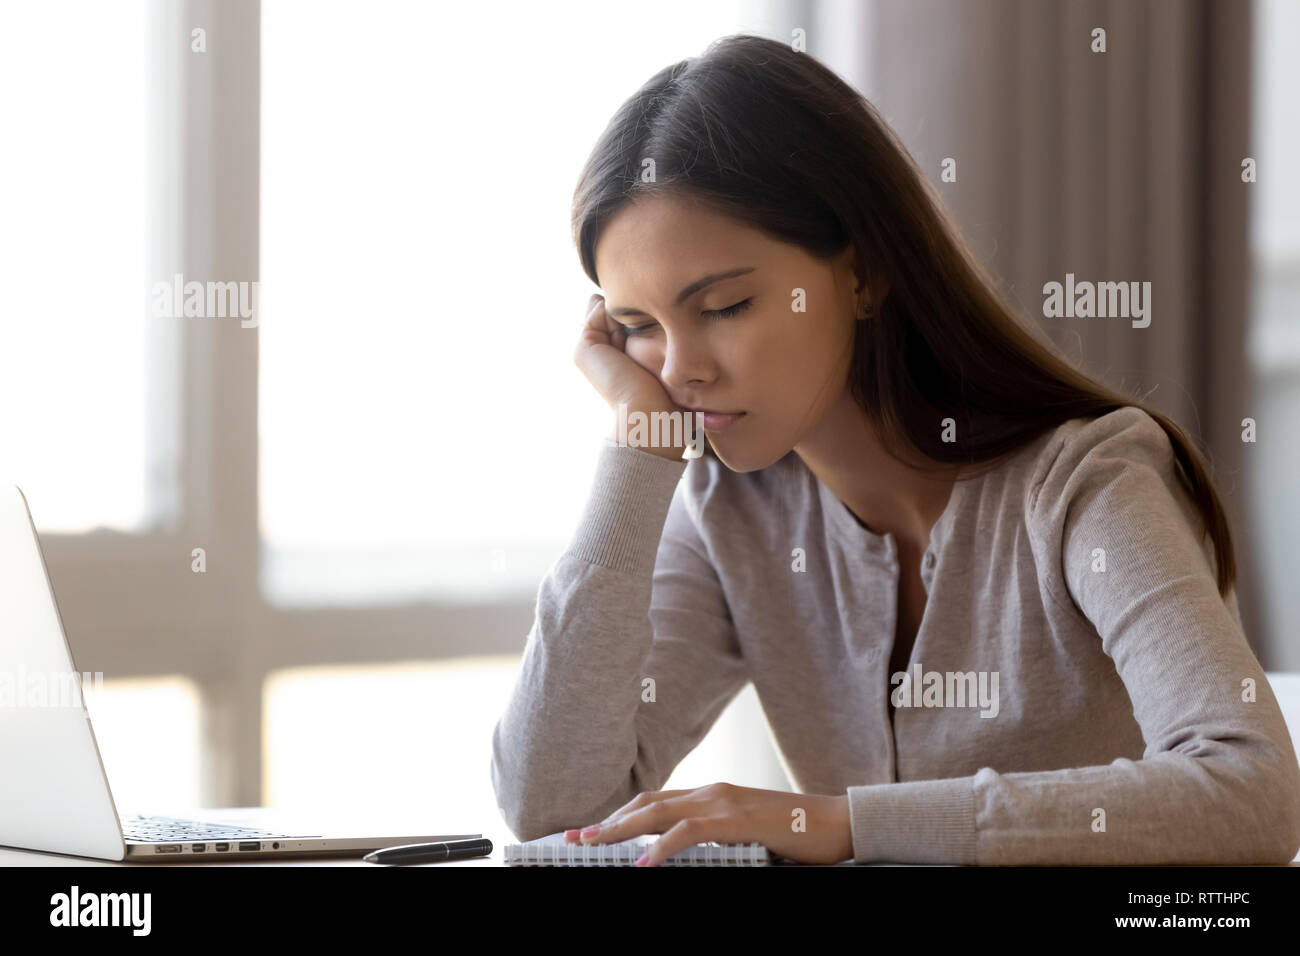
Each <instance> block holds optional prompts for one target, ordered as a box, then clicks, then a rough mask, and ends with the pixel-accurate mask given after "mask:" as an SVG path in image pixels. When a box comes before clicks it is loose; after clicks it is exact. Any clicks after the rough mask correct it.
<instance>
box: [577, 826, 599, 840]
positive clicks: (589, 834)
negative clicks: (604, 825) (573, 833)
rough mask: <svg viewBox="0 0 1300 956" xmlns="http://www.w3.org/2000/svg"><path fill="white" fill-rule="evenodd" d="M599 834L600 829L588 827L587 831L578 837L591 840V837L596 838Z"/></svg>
mask: <svg viewBox="0 0 1300 956" xmlns="http://www.w3.org/2000/svg"><path fill="white" fill-rule="evenodd" d="M599 832H600V827H587V829H585V830H583V831H582V832H581V833H580V834H578V836H579V837H581V838H582V839H584V840H587V839H590V838H591V837H594V836H595V835H596V834H597V833H599Z"/></svg>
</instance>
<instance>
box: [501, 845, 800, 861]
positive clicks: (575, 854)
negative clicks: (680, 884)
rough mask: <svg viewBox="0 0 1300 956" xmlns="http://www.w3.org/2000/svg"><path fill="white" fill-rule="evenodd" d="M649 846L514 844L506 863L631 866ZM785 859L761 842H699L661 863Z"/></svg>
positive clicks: (508, 850) (509, 847)
mask: <svg viewBox="0 0 1300 956" xmlns="http://www.w3.org/2000/svg"><path fill="white" fill-rule="evenodd" d="M649 848H650V845H649V844H643V843H636V844H631V843H589V844H577V843H567V844H564V845H559V844H554V843H536V842H535V843H514V844H510V845H509V846H507V847H506V848H505V862H506V864H507V865H508V866H632V865H635V863H636V861H637V858H638V857H640V856H641V854H642V853H644V852H646V851H647V850H648V849H649ZM782 862H784V861H783V860H782V859H781V858H780V857H778V856H776V854H773V853H769V851H768V850H767V848H766V847H764V846H763V845H762V844H761V843H733V844H717V843H702V844H697V845H695V846H692V847H688V848H687V849H685V850H682V851H681V852H680V853H675V854H673V855H672V856H670V857H669V858H668V859H666V860H664V861H663V863H661V864H659V865H660V866H770V865H773V864H780V863H782Z"/></svg>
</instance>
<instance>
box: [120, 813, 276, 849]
mask: <svg viewBox="0 0 1300 956" xmlns="http://www.w3.org/2000/svg"><path fill="white" fill-rule="evenodd" d="M122 835H123V836H124V837H125V838H126V839H128V840H138V841H140V842H143V843H169V842H172V841H176V842H181V841H189V840H258V839H262V838H264V837H270V838H283V837H288V836H290V834H287V833H274V832H272V831H271V830H256V829H254V828H252V827H238V826H227V825H225V824H221V823H203V822H202V821H199V820H178V819H176V818H175V817H152V816H150V817H146V816H142V815H140V814H138V813H137V814H129V815H127V816H124V817H122Z"/></svg>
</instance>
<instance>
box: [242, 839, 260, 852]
mask: <svg viewBox="0 0 1300 956" xmlns="http://www.w3.org/2000/svg"><path fill="white" fill-rule="evenodd" d="M239 848H240V849H241V850H260V849H261V848H262V844H261V843H260V842H259V841H257V840H245V841H244V842H243V843H240V844H239Z"/></svg>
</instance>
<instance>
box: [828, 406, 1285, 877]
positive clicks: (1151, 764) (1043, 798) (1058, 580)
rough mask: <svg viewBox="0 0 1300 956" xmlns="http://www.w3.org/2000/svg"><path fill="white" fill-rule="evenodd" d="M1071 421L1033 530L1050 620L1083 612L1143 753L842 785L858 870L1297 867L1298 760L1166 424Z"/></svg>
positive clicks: (1038, 500)
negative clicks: (1123, 694)
mask: <svg viewBox="0 0 1300 956" xmlns="http://www.w3.org/2000/svg"><path fill="white" fill-rule="evenodd" d="M1063 431H1064V435H1065V437H1064V439H1062V440H1059V441H1058V443H1057V446H1056V449H1055V454H1051V453H1049V454H1047V455H1045V456H1044V458H1045V461H1044V463H1043V464H1042V466H1041V467H1040V468H1039V469H1038V471H1037V474H1036V475H1035V478H1034V480H1033V482H1032V484H1031V486H1032V490H1031V492H1030V494H1029V496H1028V499H1027V512H1026V524H1027V530H1028V533H1029V535H1030V536H1031V539H1032V540H1033V541H1034V546H1035V551H1036V553H1037V554H1040V555H1045V556H1047V559H1045V560H1044V561H1043V562H1042V564H1043V567H1041V568H1040V572H1039V575H1040V582H1041V584H1042V587H1043V590H1044V591H1045V592H1046V594H1047V596H1048V599H1049V602H1048V603H1050V604H1051V605H1053V606H1055V608H1056V610H1057V613H1060V614H1063V615H1066V614H1081V615H1083V616H1084V617H1086V618H1087V620H1088V621H1089V622H1091V624H1092V626H1093V628H1094V629H1095V634H1096V638H1095V639H1096V640H1097V641H1098V642H1100V646H1101V650H1102V651H1103V652H1104V653H1105V654H1106V655H1107V656H1108V657H1109V658H1110V660H1111V661H1112V662H1113V665H1114V667H1115V668H1116V671H1117V673H1118V675H1119V677H1120V679H1121V680H1122V681H1123V683H1124V686H1125V688H1126V689H1127V690H1128V694H1129V697H1130V699H1131V701H1132V704H1133V715H1134V718H1135V719H1136V721H1137V723H1138V725H1139V727H1140V728H1141V731H1142V737H1143V740H1144V742H1145V745H1146V746H1145V751H1144V753H1143V755H1142V759H1140V760H1136V761H1134V760H1130V759H1127V758H1117V759H1115V760H1113V761H1112V762H1111V763H1109V764H1106V765H1101V766H1091V767H1077V768H1066V769H1060V770H1051V771H1035V772H1025V773H998V772H997V771H995V770H994V769H993V768H990V767H984V768H982V769H980V770H979V771H978V772H977V773H975V774H974V775H973V776H970V777H962V778H952V779H946V780H926V781H917V782H903V783H894V784H883V785H875V786H866V787H856V788H849V791H848V793H849V800H850V819H851V826H852V830H853V839H854V855H855V859H857V860H858V861H859V862H865V861H868V860H877V859H878V860H886V859H887V860H893V861H895V862H905V863H906V862H915V863H965V864H993V865H1036V864H1049V865H1050V864H1103V865H1104V864H1114V865H1124V864H1146V865H1151V864H1175V865H1177V864H1193V863H1201V864H1262V863H1287V862H1289V861H1290V860H1291V859H1292V858H1293V857H1294V856H1295V855H1296V852H1297V850H1298V849H1300V768H1298V767H1297V762H1296V754H1295V750H1294V746H1293V744H1292V741H1291V738H1290V735H1289V733H1288V732H1287V728H1286V724H1285V722H1284V720H1283V717H1282V712H1281V709H1280V708H1279V706H1278V703H1277V700H1276V698H1275V697H1274V695H1273V692H1272V689H1271V688H1270V687H1269V684H1268V681H1267V679H1266V678H1265V675H1264V673H1263V671H1262V670H1261V668H1260V665H1259V662H1258V661H1257V659H1256V658H1255V656H1254V654H1253V653H1252V652H1251V650H1250V647H1249V645H1248V643H1247V641H1246V638H1245V635H1244V634H1243V633H1242V629H1241V624H1240V617H1239V615H1238V614H1237V613H1236V610H1235V609H1236V602H1235V594H1234V593H1233V592H1232V591H1229V600H1227V601H1225V599H1224V598H1223V597H1222V596H1221V595H1220V593H1219V591H1218V588H1217V585H1216V579H1215V571H1214V564H1213V552H1212V551H1211V550H1209V547H1210V545H1209V543H1208V539H1205V541H1206V543H1205V544H1203V543H1202V541H1201V536H1200V526H1199V524H1196V523H1194V522H1196V520H1197V515H1196V512H1195V511H1194V510H1193V509H1192V507H1191V504H1190V496H1189V495H1188V494H1187V492H1186V490H1185V489H1184V488H1183V486H1182V485H1181V483H1180V481H1179V479H1178V477H1177V474H1176V471H1175V467H1176V466H1175V459H1174V455H1173V449H1172V447H1171V445H1170V443H1169V440H1168V437H1167V436H1166V434H1165V432H1164V430H1163V429H1162V428H1161V427H1160V425H1159V424H1158V423H1157V422H1156V421H1155V420H1154V419H1153V418H1151V417H1150V416H1149V415H1147V414H1146V413H1145V412H1144V411H1142V410H1141V409H1137V408H1132V407H1127V408H1122V409H1119V410H1117V411H1115V412H1112V413H1110V414H1108V415H1103V416H1100V417H1098V418H1096V419H1094V420H1092V421H1090V422H1087V423H1084V424H1082V425H1081V426H1078V427H1074V426H1071V427H1070V429H1069V430H1063Z"/></svg>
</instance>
